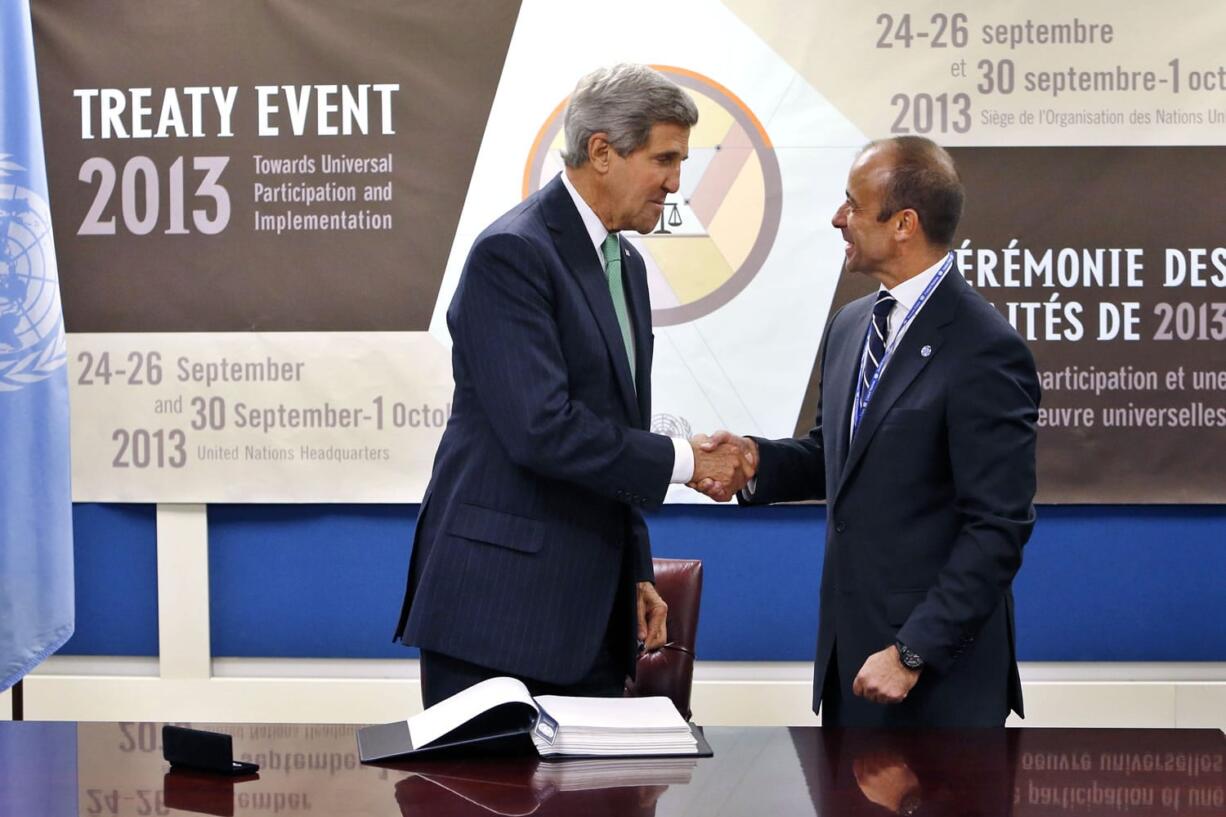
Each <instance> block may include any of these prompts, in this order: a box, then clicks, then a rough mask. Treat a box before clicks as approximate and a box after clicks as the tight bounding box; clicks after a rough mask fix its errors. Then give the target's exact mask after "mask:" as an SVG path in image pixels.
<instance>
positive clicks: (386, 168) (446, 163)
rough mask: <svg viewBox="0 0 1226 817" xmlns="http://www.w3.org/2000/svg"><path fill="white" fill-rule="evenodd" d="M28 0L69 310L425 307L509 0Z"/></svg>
mask: <svg viewBox="0 0 1226 817" xmlns="http://www.w3.org/2000/svg"><path fill="white" fill-rule="evenodd" d="M32 7H33V16H34V28H35V40H36V52H37V57H38V73H39V86H40V95H41V99H42V113H43V120H44V121H43V131H44V134H45V141H46V152H47V166H48V177H49V179H48V181H49V185H50V196H51V203H52V210H53V215H54V222H55V240H56V249H57V251H58V255H59V265H60V275H61V279H60V281H61V288H62V292H63V300H64V316H65V321H66V325H67V328H68V331H70V332H159V331H173V332H203V331H214V332H216V331H290V330H298V331H372V330H398V331H410V330H425V329H426V328H427V327H428V325H429V322H430V317H431V312H432V309H433V306H434V301H435V298H436V296H437V292H438V287H439V283H440V281H441V279H442V275H443V268H444V266H445V264H446V261H447V254H448V251H449V249H450V247H451V243H452V239H453V236H454V233H455V229H456V224H457V222H458V219H459V215H460V209H461V207H462V205H463V202H464V195H465V192H466V190H467V188H468V183H469V179H470V176H471V173H472V168H473V164H474V162H475V159H476V155H477V149H478V147H479V145H480V142H481V138H482V135H483V133H484V130H485V123H486V120H487V118H488V115H489V110H490V105H491V103H492V100H493V96H494V91H495V88H496V87H497V84H498V79H499V76H500V73H501V70H502V65H503V61H504V59H505V56H506V51H507V47H508V44H509V42H510V36H511V31H512V29H513V27H514V25H515V19H516V15H517V13H518V10H519V2H518V0H495V1H494V2H490V1H489V0H483V1H482V2H478V0H454V2H450V3H388V2H384V1H383V0H362V1H361V2H345V3H336V2H332V0H280V2H249V1H248V0H213V2H209V3H182V2H179V3H166V2H156V1H155V0H124V2H110V3H95V2H90V1H89V0H56V1H55V2H49V1H47V0H43V1H42V2H40V1H39V0H35V1H34V2H33V3H32ZM117 44H122V45H121V46H119V45H117Z"/></svg>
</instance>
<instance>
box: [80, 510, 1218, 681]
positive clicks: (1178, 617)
mask: <svg viewBox="0 0 1226 817" xmlns="http://www.w3.org/2000/svg"><path fill="white" fill-rule="evenodd" d="M122 507H123V506H116V507H114V508H105V507H101V506H83V507H81V508H78V509H77V513H78V588H79V589H78V597H79V599H85V600H86V602H87V603H86V604H85V605H84V606H85V608H86V609H87V610H92V611H93V613H92V615H94V616H95V617H96V618H97V620H91V621H89V622H88V626H87V627H85V628H82V626H81V624H79V625H78V632H79V633H81V635H82V636H84V635H85V631H86V630H88V631H89V632H90V637H89V639H88V645H89V649H88V651H89V652H101V653H108V652H111V653H114V652H122V651H125V650H126V651H127V652H132V649H133V648H132V647H131V644H133V643H137V644H141V645H143V646H142V647H141V648H140V649H141V650H145V652H143V653H142V652H139V651H138V652H136V653H135V654H148V652H149V651H151V650H152V651H156V607H155V606H153V603H152V602H151V601H149V598H150V597H151V595H152V593H153V592H154V590H151V589H150V588H155V586H156V580H155V578H154V579H152V580H150V579H149V578H148V577H150V576H153V575H154V573H153V571H154V569H155V568H154V566H153V564H152V561H151V560H152V552H153V546H152V541H151V537H152V521H151V518H150V517H151V513H150V512H148V511H145V512H137V513H135V516H136V518H138V519H143V520H145V523H144V524H143V527H142V530H144V529H145V528H147V529H148V530H147V531H145V532H144V533H143V534H142V535H143V536H144V537H145V539H148V540H149V541H148V542H147V543H146V544H144V545H143V546H142V547H135V546H133V541H130V540H136V539H140V537H139V536H135V535H134V532H133V531H132V530H131V528H132V527H133V515H134V512H130V511H123V510H120V509H121V508H122ZM117 508H118V509H117ZM142 513H143V515H142ZM416 513H417V506H371V505H307V506H302V505H285V506H248V505H230V506H212V507H210V509H209V528H210V548H209V570H210V599H211V606H212V643H213V652H214V654H215V655H219V656H265V657H405V658H407V657H412V656H414V655H415V651H413V650H408V649H405V648H403V647H400V646H398V645H395V644H393V643H391V640H390V639H391V633H392V630H393V628H394V626H395V622H396V616H397V614H398V612H399V606H400V599H401V594H402V592H403V588H404V578H405V571H406V569H407V566H408V558H409V542H410V541H411V538H412V534H413V525H414V522H415V519H416ZM824 516H825V511H824V509H823V508H821V507H818V506H805V507H782V508H752V509H741V508H732V507H725V508H706V507H687V506H670V507H668V508H666V509H664V510H663V511H661V512H660V513H657V514H653V515H651V516H650V517H649V524H650V526H651V531H652V539H653V542H654V546H655V551H656V554H657V555H659V556H676V557H695V558H700V559H702V560H703V561H704V563H705V573H706V589H705V593H704V598H703V610H702V617H701V622H700V625H699V645H698V650H699V656H700V658H703V659H707V660H742V661H745V660H808V659H810V658H811V657H812V654H813V643H814V635H815V632H816V626H817V588H818V582H819V580H820V571H821V567H820V565H821V550H822V548H821V542H822V541H823V538H824V525H825V521H824ZM82 525H88V526H90V527H91V528H92V530H91V531H89V532H88V534H87V535H85V536H83V535H82V533H81V527H82ZM137 527H141V526H140V525H137ZM1224 531H1226V507H1219V506H1196V507H1145V508H1140V507H1114V506H1101V507H1099V506H1095V507H1068V506H1065V507H1051V506H1048V507H1043V508H1040V510H1039V525H1038V527H1037V528H1036V531H1035V535H1034V537H1033V539H1032V540H1031V543H1030V544H1029V545H1028V546H1027V548H1026V554H1025V564H1024V566H1023V568H1022V572H1021V573H1020V574H1019V576H1018V579H1017V582H1016V584H1015V592H1016V596H1017V603H1018V639H1019V650H1020V654H1021V658H1022V659H1023V660H1029V661H1168V660H1169V661H1223V660H1226V628H1224V627H1222V626H1221V625H1220V621H1221V618H1222V608H1223V602H1226V593H1224V592H1223V586H1224V582H1223V577H1224V576H1226V542H1223V541H1222V539H1223V537H1222V533H1223V532H1224ZM119 540H123V546H122V547H120V546H119V544H118V542H119ZM87 541H88V542H90V543H92V548H93V550H90V552H89V553H88V554H86V555H85V556H83V555H82V553H83V543H85V542H87ZM141 541H144V540H143V539H142V540H141ZM102 543H110V545H109V546H107V547H99V545H100V544H102ZM102 551H105V552H106V553H111V554H113V555H114V556H115V557H116V558H113V559H106V560H104V561H103V562H102V563H101V564H99V563H98V561H99V560H98V559H97V557H98V555H99V552H102ZM83 559H84V560H83ZM125 559H126V560H127V561H129V562H132V564H126V563H120V564H117V563H116V561H117V560H118V561H120V562H122V561H123V560H125ZM91 560H92V561H91ZM120 575H123V576H125V577H126V578H125V581H126V582H127V584H126V585H124V587H131V588H132V590H131V591H130V592H128V591H125V590H121V589H117V587H116V581H117V579H116V577H118V576H120ZM140 577H145V578H140ZM95 584H97V585H98V586H95ZM132 594H134V595H135V596H137V597H139V598H140V599H142V600H143V601H142V603H143V604H144V607H141V608H140V609H139V610H137V611H135V612H128V613H126V614H124V615H115V613H114V611H113V610H109V609H102V608H103V607H105V606H107V605H111V604H119V603H123V604H128V605H129V606H130V605H131V604H132V599H131V598H130V596H131V595H132ZM78 603H79V604H81V601H79V602H78ZM77 641H78V639H74V641H73V642H70V645H69V647H70V648H71V649H66V651H70V652H86V651H87V650H85V649H81V648H80V647H79V645H78V643H77ZM83 643H84V642H83ZM112 645H113V646H114V647H115V649H111V647H112Z"/></svg>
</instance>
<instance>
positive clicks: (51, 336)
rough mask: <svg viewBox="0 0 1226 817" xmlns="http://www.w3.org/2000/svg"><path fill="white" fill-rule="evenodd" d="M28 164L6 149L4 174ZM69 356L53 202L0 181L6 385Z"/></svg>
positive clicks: (1, 345)
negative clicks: (14, 158)
mask: <svg viewBox="0 0 1226 817" xmlns="http://www.w3.org/2000/svg"><path fill="white" fill-rule="evenodd" d="M23 169H24V168H22V167H21V166H20V165H18V164H16V163H14V162H12V161H10V157H9V156H8V155H5V154H0V177H3V176H6V175H8V172H11V171H17V170H23ZM67 358H68V353H67V347H66V345H65V342H64V318H63V310H62V309H61V307H60V287H59V274H58V271H57V269H56V266H55V246H54V244H53V242H52V236H51V211H50V208H48V206H47V202H45V201H43V199H42V197H40V196H39V195H38V194H37V193H35V192H33V191H32V190H27V189H26V188H24V187H18V186H16V185H12V184H3V183H0V391H15V390H17V389H21V388H24V387H25V386H28V385H30V384H31V383H37V382H39V381H40V380H44V379H46V378H47V376H48V375H50V374H51V373H52V372H54V371H55V370H56V369H59V368H60V367H61V366H63V365H64V364H65V363H66V362H67Z"/></svg>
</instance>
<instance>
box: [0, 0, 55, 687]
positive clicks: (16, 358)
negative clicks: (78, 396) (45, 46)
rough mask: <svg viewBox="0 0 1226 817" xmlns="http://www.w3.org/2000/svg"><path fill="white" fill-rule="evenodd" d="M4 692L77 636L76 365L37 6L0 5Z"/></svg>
mask: <svg viewBox="0 0 1226 817" xmlns="http://www.w3.org/2000/svg"><path fill="white" fill-rule="evenodd" d="M0 68H2V70H0V690H5V689H8V688H9V687H10V686H12V685H13V684H15V683H17V682H18V681H20V680H21V679H22V677H23V676H24V675H25V674H26V673H27V672H29V671H30V670H32V669H33V668H34V667H35V666H37V665H38V664H39V662H41V661H42V660H43V659H44V658H46V657H47V656H48V655H50V654H51V653H53V652H55V651H56V650H58V649H59V648H60V647H61V646H63V644H64V642H65V641H67V640H68V638H69V637H70V636H71V635H72V631H73V571H72V493H71V489H70V484H69V483H70V473H71V465H70V460H69V454H68V419H69V414H68V370H67V368H66V367H65V363H66V361H67V351H66V348H65V344H64V318H63V310H62V308H61V306H60V292H59V276H58V273H57V270H56V264H55V246H54V244H53V241H52V235H51V211H50V208H49V207H48V205H47V171H46V166H45V164H44V160H43V138H42V125H41V123H40V120H39V111H38V89H37V77H36V75H35V73H34V39H33V35H32V32H31V28H30V8H29V3H28V0H5V2H3V3H0Z"/></svg>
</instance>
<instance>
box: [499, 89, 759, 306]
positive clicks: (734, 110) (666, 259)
mask: <svg viewBox="0 0 1226 817" xmlns="http://www.w3.org/2000/svg"><path fill="white" fill-rule="evenodd" d="M652 67H654V68H656V69H657V70H658V71H660V72H661V73H663V74H664V75H666V76H667V77H668V78H669V79H671V80H673V81H674V82H676V83H677V84H678V85H680V86H681V87H683V88H685V89H686V90H687V91H689V93H690V96H691V97H692V98H693V99H694V102H695V104H696V105H697V106H698V124H697V125H695V126H694V129H693V130H692V131H691V132H690V157H689V159H687V160H686V161H685V163H684V164H682V165H681V187H680V189H679V190H678V191H677V192H676V193H675V194H671V195H670V196H669V197H668V198H667V199H666V200H665V203H664V212H663V213H662V214H661V215H660V221H659V223H658V224H657V225H656V229H655V230H654V231H652V232H651V233H648V234H646V235H640V234H638V233H634V232H627V233H624V235H625V237H626V238H627V239H628V240H629V241H630V243H632V244H634V246H635V247H636V248H638V250H639V252H640V253H642V255H643V261H644V263H646V265H647V284H648V288H649V290H650V292H651V317H652V323H653V324H655V325H656V326H671V325H675V324H680V323H687V322H689V321H692V320H695V319H697V318H700V317H702V316H703V315H707V314H709V313H711V312H713V311H715V310H716V309H718V308H719V307H721V306H723V305H724V304H726V303H728V302H729V301H731V300H732V299H733V298H735V297H736V296H737V295H738V294H739V293H740V292H741V290H743V289H744V288H745V287H746V286H747V285H748V284H749V282H750V281H751V280H753V277H754V276H755V275H757V273H758V270H760V269H761V268H762V265H763V263H765V261H766V258H767V256H768V255H770V250H771V247H772V246H773V245H774V243H775V236H776V235H777V234H778V232H779V215H780V212H781V210H782V208H783V183H782V178H781V176H780V173H779V160H778V158H777V157H776V156H775V150H774V147H773V146H772V145H771V141H770V137H769V136H767V134H766V130H765V129H764V128H763V127H762V123H761V122H759V121H758V118H757V117H756V116H754V114H753V112H752V111H751V110H749V108H748V107H746V105H745V103H744V102H742V101H741V100H740V99H739V98H738V97H737V96H736V95H735V94H733V93H732V92H731V91H729V90H728V89H727V88H725V87H724V86H722V85H720V84H719V83H718V82H715V81H714V80H712V79H710V78H708V77H705V76H702V75H701V74H697V73H694V72H693V71H688V70H686V69H684V68H674V67H670V66H663V65H656V66H652ZM565 108H566V100H563V101H562V102H561V103H560V104H559V105H558V107H557V108H555V109H554V111H553V113H552V114H550V116H549V118H548V119H547V120H546V121H545V124H544V125H542V126H541V129H540V132H539V133H538V134H537V137H536V140H535V141H534V142H533V145H532V150H531V152H530V154H529V156H528V162H527V165H526V166H525V168H524V189H523V195H524V196H525V197H527V196H528V195H530V194H531V193H533V192H534V191H536V190H539V189H540V188H541V187H543V186H544V185H545V184H546V183H547V182H548V181H549V180H550V179H552V178H553V177H554V176H555V175H556V174H557V173H558V172H559V171H561V170H562V167H563V162H562V147H563V140H564V134H563V132H562V124H563V123H562V113H563V111H564V110H565Z"/></svg>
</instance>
